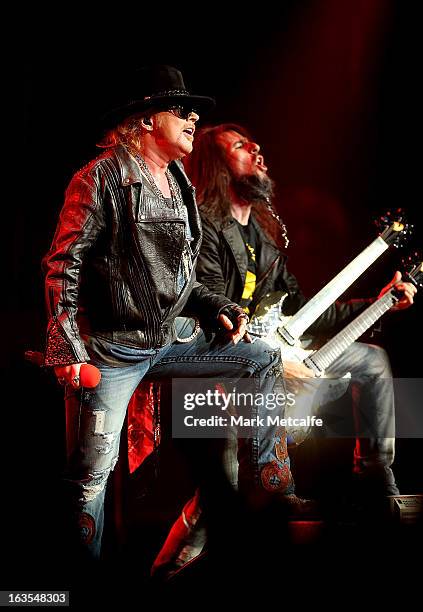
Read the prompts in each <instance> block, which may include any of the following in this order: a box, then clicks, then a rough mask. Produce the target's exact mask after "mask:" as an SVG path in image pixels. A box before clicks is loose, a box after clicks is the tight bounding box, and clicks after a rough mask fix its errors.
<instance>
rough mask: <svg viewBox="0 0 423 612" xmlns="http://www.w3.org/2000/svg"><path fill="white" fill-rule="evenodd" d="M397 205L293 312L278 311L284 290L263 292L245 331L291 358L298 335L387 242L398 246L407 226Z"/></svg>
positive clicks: (293, 356) (293, 358)
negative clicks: (375, 232) (344, 263)
mask: <svg viewBox="0 0 423 612" xmlns="http://www.w3.org/2000/svg"><path fill="white" fill-rule="evenodd" d="M403 217H404V215H403V212H402V211H401V210H400V209H399V210H398V211H396V213H395V214H391V213H387V214H386V215H385V216H384V217H382V218H381V219H380V220H379V226H380V229H383V231H381V233H380V235H379V236H378V237H377V238H376V239H375V240H374V241H373V242H372V243H371V244H370V245H369V246H368V247H367V248H366V249H364V251H362V252H361V253H360V254H359V255H358V256H357V257H356V258H355V259H353V261H351V262H350V263H349V264H348V265H347V266H346V267H345V268H344V269H343V270H342V271H341V272H339V274H337V275H336V276H335V278H333V279H332V280H331V281H330V282H329V283H328V284H327V285H325V286H324V287H323V289H321V290H320V291H319V292H318V293H317V294H316V295H315V296H314V297H313V298H312V299H311V300H309V301H308V302H307V303H306V304H305V305H304V306H303V307H302V308H300V310H299V311H298V312H297V313H296V314H295V315H293V316H285V315H284V314H283V313H282V310H283V302H284V300H285V298H286V297H287V293H284V292H283V291H280V292H273V293H269V294H267V295H266V296H265V297H264V298H263V299H262V300H261V301H260V303H259V304H258V306H257V308H256V310H255V312H254V316H253V318H252V320H251V323H250V324H249V326H248V331H249V333H250V334H251V335H252V336H258V337H260V338H261V339H262V340H264V341H265V342H267V343H268V344H269V345H270V346H273V347H275V348H281V351H282V358H283V359H284V360H286V361H294V360H295V355H296V351H297V349H298V348H300V337H301V336H302V335H303V334H304V332H305V331H306V330H307V329H308V328H309V327H310V325H311V324H312V323H314V321H316V319H318V317H319V316H320V315H321V314H322V313H323V312H324V311H325V310H326V309H327V308H329V306H330V305H331V304H333V302H335V300H337V299H338V297H339V296H340V295H341V294H342V293H344V291H345V290H346V289H347V288H348V287H349V286H350V285H352V283H353V282H354V281H355V280H356V279H357V278H358V277H359V276H360V275H361V274H362V273H363V272H364V271H365V270H367V268H368V267H369V266H370V265H371V264H372V263H373V262H374V261H376V259H377V258H378V257H380V255H382V253H384V252H385V251H386V250H387V249H388V248H389V246H390V245H394V246H397V247H398V246H400V245H401V242H402V241H403V240H404V239H405V237H406V236H407V234H409V233H410V231H411V229H410V227H409V226H408V225H407V224H406V223H405V222H404V220H403Z"/></svg>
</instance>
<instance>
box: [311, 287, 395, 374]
mask: <svg viewBox="0 0 423 612" xmlns="http://www.w3.org/2000/svg"><path fill="white" fill-rule="evenodd" d="M397 301H398V298H397V297H396V295H395V289H391V291H389V292H388V293H386V294H385V295H384V296H383V297H381V298H380V299H379V300H377V301H376V302H374V303H373V304H372V305H371V306H369V307H368V308H366V310H365V311H364V312H362V313H361V314H360V315H359V316H358V317H356V318H355V319H354V321H352V322H351V323H349V324H348V325H347V326H346V327H345V328H344V329H343V330H342V331H340V332H339V333H337V334H336V335H335V336H334V337H333V338H332V339H331V340H329V342H327V343H326V344H325V345H324V346H322V348H320V349H319V350H318V351H315V352H314V353H313V354H312V355H310V356H309V357H307V359H305V360H304V365H306V366H307V367H308V368H311V369H312V370H313V371H314V372H315V374H316V375H321V374H322V373H323V372H324V371H325V370H326V369H327V368H328V367H329V366H330V365H331V364H332V363H333V362H334V361H335V359H336V358H337V357H339V355H341V354H342V353H343V352H344V351H345V349H346V348H348V347H349V346H350V344H352V343H353V342H354V341H355V340H357V338H359V337H360V336H361V335H362V334H364V332H365V331H367V330H368V329H369V327H371V326H372V325H373V324H374V323H375V322H376V321H377V320H378V319H380V317H381V316H382V315H384V314H385V312H387V311H388V310H389V309H390V308H391V306H392V305H393V304H395V303H396V302H397Z"/></svg>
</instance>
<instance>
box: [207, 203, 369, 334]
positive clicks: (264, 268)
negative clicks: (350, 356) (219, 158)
mask: <svg viewBox="0 0 423 612" xmlns="http://www.w3.org/2000/svg"><path fill="white" fill-rule="evenodd" d="M200 215H201V221H202V227H203V241H202V244H201V250H200V255H199V258H198V262H197V278H198V279H199V280H200V281H201V282H202V283H204V284H205V285H206V286H207V287H208V288H209V289H211V290H212V291H216V292H217V293H222V294H224V295H226V296H227V297H228V298H229V299H230V300H233V301H234V302H239V301H240V299H241V296H242V293H243V290H244V284H245V277H246V274H247V267H248V255H247V251H246V248H245V244H244V241H243V239H242V236H241V233H240V231H239V229H238V226H237V223H236V222H235V221H234V220H233V219H224V220H216V219H212V218H210V214H209V213H207V214H206V213H205V212H204V210H202V209H201V207H200ZM251 221H252V223H253V225H254V227H255V229H256V231H257V234H258V242H259V245H260V246H259V249H258V258H257V262H256V263H257V272H256V277H257V280H256V288H255V291H254V296H253V301H252V302H251V304H250V306H249V309H250V312H251V313H254V310H255V308H256V306H257V304H258V303H259V301H260V300H261V299H262V298H263V297H264V296H265V295H266V294H267V293H270V292H273V291H283V292H286V293H287V297H286V299H285V300H284V302H283V312H284V314H285V315H293V314H295V313H296V312H297V311H298V310H299V309H300V308H301V307H302V306H303V305H304V304H305V303H306V301H307V300H306V298H305V297H304V295H303V293H302V292H301V289H300V287H299V284H298V281H297V279H296V278H295V276H294V275H293V274H291V273H290V272H289V271H288V269H287V266H286V261H287V256H286V255H285V254H284V253H283V252H282V251H281V250H280V249H278V247H277V246H276V245H275V243H274V242H273V241H272V240H271V239H270V238H269V237H268V236H267V234H265V233H264V231H263V230H262V229H261V227H260V225H259V224H258V222H257V220H256V219H255V218H254V216H253V215H252V216H251ZM372 302H373V299H360V300H350V301H348V302H336V303H335V304H332V306H330V307H329V308H328V309H327V310H326V311H325V312H324V313H323V314H322V315H321V316H320V317H319V318H318V319H317V320H316V321H315V323H313V325H311V326H310V328H309V330H307V333H308V334H313V335H315V334H316V333H317V332H318V334H319V335H322V336H326V335H332V334H333V333H336V332H337V331H338V330H339V329H340V328H341V327H343V326H344V325H345V324H347V323H348V322H349V321H350V320H352V319H353V318H355V316H357V315H358V314H359V313H360V312H362V311H363V310H364V309H365V308H366V307H367V306H368V305H369V304H370V303H372Z"/></svg>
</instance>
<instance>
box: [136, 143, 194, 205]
mask: <svg viewBox="0 0 423 612" xmlns="http://www.w3.org/2000/svg"><path fill="white" fill-rule="evenodd" d="M129 152H130V153H131V155H132V156H133V157H135V159H136V161H137V162H138V165H139V167H140V168H141V170H142V172H144V174H145V175H146V177H147V178H148V181H149V183H150V185H151V189H152V190H153V193H154V195H155V196H156V197H157V198H159V199H161V200H165V201H166V200H167V199H168V198H166V197H165V196H164V195H163V193H162V192H161V190H160V189H159V187H158V185H157V183H156V181H155V179H154V176H153V175H152V173H151V170H150V168H149V167H148V166H147V164H146V162H145V159H144V158H143V157H141V155H140V154H139V153H137V152H136V151H134V150H133V149H129ZM165 176H166V178H167V181H168V183H169V190H170V197H171V200H172V204H173V206H174V208H175V210H176V211H178V212H180V211H181V210H182V205H183V202H182V195H181V190H180V189H179V185H178V184H177V182H176V180H175V179H174V177H173V176H172V173H171V172H170V171H169V169H167V170H166V171H165Z"/></svg>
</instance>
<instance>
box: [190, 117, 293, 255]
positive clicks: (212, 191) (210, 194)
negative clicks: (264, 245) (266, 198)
mask: <svg viewBox="0 0 423 612" xmlns="http://www.w3.org/2000/svg"><path fill="white" fill-rule="evenodd" d="M231 131H233V132H236V133H237V134H240V135H241V136H244V137H245V138H248V140H252V138H251V135H250V134H249V133H248V131H247V130H246V129H245V128H243V127H242V126H240V125H237V124H236V123H221V124H219V125H215V126H206V127H203V128H201V129H200V130H199V131H198V132H197V133H196V135H195V142H194V149H193V151H192V153H191V154H190V155H189V156H188V157H186V158H185V159H184V165H185V168H186V171H187V174H188V176H189V177H190V179H191V181H192V183H193V185H195V188H196V198H197V203H198V205H199V206H200V207H201V209H202V210H203V212H204V213H205V214H206V215H207V216H208V217H209V218H211V219H215V220H220V221H222V220H223V221H229V220H231V219H232V215H231V206H230V203H231V192H230V184H231V181H232V175H231V173H230V170H229V167H228V163H227V161H226V158H225V152H224V149H223V147H221V146H220V145H219V144H218V142H217V137H218V136H219V135H220V134H222V133H223V132H231ZM269 204H270V203H267V202H263V204H253V207H252V211H253V214H254V217H255V218H256V219H257V221H258V223H259V225H260V226H261V228H262V229H263V230H264V232H265V233H266V234H267V235H268V236H269V237H270V238H271V239H272V240H273V241H274V242H275V243H276V244H277V246H278V247H280V248H282V249H284V248H286V244H285V240H284V238H283V236H282V230H281V225H280V224H279V223H278V222H277V220H276V219H275V217H274V216H273V215H272V213H271V212H270V210H269Z"/></svg>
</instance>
